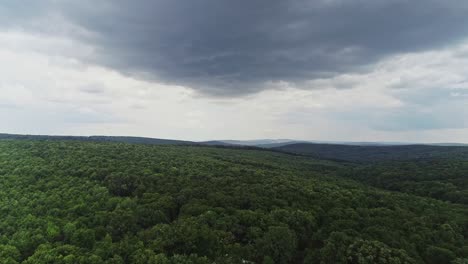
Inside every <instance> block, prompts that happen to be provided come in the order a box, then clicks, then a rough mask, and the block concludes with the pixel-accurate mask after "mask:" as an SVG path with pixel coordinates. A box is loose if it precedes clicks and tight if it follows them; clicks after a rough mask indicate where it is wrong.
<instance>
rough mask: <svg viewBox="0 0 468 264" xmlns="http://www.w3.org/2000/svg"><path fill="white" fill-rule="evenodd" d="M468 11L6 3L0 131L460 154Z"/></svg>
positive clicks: (323, 2) (454, 4)
mask: <svg viewBox="0 0 468 264" xmlns="http://www.w3.org/2000/svg"><path fill="white" fill-rule="evenodd" d="M467 14H468V1H459V0H444V1H440V0H424V1H422V0H412V1H409V0H315V1H306V0H290V1H284V0H238V1H232V0H197V1H192V0H186V1H185V0H184V1H182V0H139V1H131V0H112V1H111V0H102V1H92V0H80V1H71V0H70V1H67V0H37V1H33V0H30V1H28V0H24V1H16V0H5V1H1V2H0V132H7V133H22V134H25V133H26V134H62V135H63V134H66V135H95V134H104V135H132V136H149V137H158V138H174V139H186V140H209V139H258V138H292V139H304V140H339V141H407V142H468V26H467V25H468V15H467Z"/></svg>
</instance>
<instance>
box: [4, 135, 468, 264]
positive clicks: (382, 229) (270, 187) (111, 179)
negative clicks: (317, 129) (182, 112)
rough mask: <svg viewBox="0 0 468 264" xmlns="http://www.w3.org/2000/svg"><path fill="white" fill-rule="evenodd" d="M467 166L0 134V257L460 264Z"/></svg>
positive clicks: (163, 263)
mask: <svg viewBox="0 0 468 264" xmlns="http://www.w3.org/2000/svg"><path fill="white" fill-rule="evenodd" d="M392 164H393V166H392ZM465 166H466V164H465V163H463V162H462V161H460V160H458V161H457V160H450V161H449V162H444V163H439V164H436V163H434V164H432V163H418V162H407V163H391V164H380V163H376V164H373V165H369V166H367V165H350V164H348V163H337V162H331V161H323V160H314V159H311V158H309V157H301V156H293V155H286V154H282V153H277V152H269V151H258V150H248V149H229V148H213V147H201V146H148V145H131V144H123V143H92V142H78V141H77V142H74V141H47V140H43V141H28V140H21V141H20V140H0V186H1V188H0V215H1V216H2V219H1V221H0V263H7V264H9V263H26V264H33V263H34V264H36V263H39V264H42V263H59V264H61V263H64V264H65V263H66V264H68V263H78V264H81V263H83V264H85V263H86V264H87V263H105V264H127V263H154V264H179V263H180V264H182V263H199V264H208V263H210V264H212V263H226V264H234V263H317V264H318V263H451V262H452V263H456V264H460V263H464V262H466V261H465V260H466V258H467V257H468V256H467V254H468V243H467V238H466V237H467V234H468V209H467V207H466V204H465V203H463V202H461V201H463V200H462V199H463V197H464V194H463V190H464V189H463V188H465V187H464V186H465V185H464V184H465V179H466V176H465V175H466V174H464V172H465V171H466V170H465V169H466V167H465ZM405 171H407V172H408V173H405ZM374 172H376V173H375V174H374ZM385 173H387V174H385ZM383 174H385V175H383ZM359 175H361V176H362V175H364V176H365V177H371V176H372V175H379V177H378V178H376V179H370V178H369V179H368V180H365V179H364V178H359V177H361V176H359ZM382 175H383V176H382ZM389 175H390V176H389ZM441 175H442V176H441ZM342 176H346V178H344V177H342ZM358 176H359V177H358ZM364 176H362V177H364ZM408 177H413V178H412V179H416V180H414V182H416V183H417V184H416V185H417V186H418V187H417V188H416V187H415V188H412V187H411V188H409V187H408V186H415V185H412V183H405V184H403V182H404V181H406V182H409V181H410V180H408ZM353 179H357V180H358V181H359V182H361V183H359V182H357V181H354V180H353ZM377 179H378V180H377ZM405 179H406V180H405ZM374 180H375V182H373V181H374ZM371 181H372V182H371ZM378 181H380V183H379V182H378ZM423 182H426V183H423ZM427 182H431V183H427ZM362 183H365V184H362ZM432 183H435V184H442V185H441V186H443V188H442V187H441V188H439V187H437V188H436V187H434V186H435V185H434V186H432ZM421 184H422V185H421ZM369 185H372V186H375V187H379V188H382V189H390V190H393V191H395V190H396V191H398V192H388V191H385V190H382V189H378V188H375V187H371V186H369ZM452 185H453V186H455V189H453V188H452V187H450V186H452ZM403 186H405V188H403ZM426 187H427V188H426ZM444 188H447V190H450V192H452V191H453V190H455V191H454V192H453V193H452V194H450V193H449V192H448V191H447V192H443V191H440V189H444ZM430 190H432V191H430ZM428 197H431V198H428ZM433 198H436V199H433ZM446 201H452V202H454V203H448V202H446Z"/></svg>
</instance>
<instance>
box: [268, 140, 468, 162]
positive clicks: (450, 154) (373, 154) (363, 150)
mask: <svg viewBox="0 0 468 264" xmlns="http://www.w3.org/2000/svg"><path fill="white" fill-rule="evenodd" d="M272 149H273V150H277V151H284V152H289V153H295V154H301V155H307V156H310V157H314V158H319V159H334V160H342V161H350V162H359V163H368V162H379V161H404V160H431V159H444V158H448V159H452V158H455V159H468V147H467V146H437V145H395V146H392V145H390V146H363V145H361V146H353V145H337V144H311V143H297V144H289V145H285V146H280V147H274V148H272Z"/></svg>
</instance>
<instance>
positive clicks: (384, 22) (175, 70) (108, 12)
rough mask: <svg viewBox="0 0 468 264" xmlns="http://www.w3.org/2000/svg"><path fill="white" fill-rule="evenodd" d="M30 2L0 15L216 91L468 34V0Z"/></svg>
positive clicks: (328, 69) (95, 59) (125, 67)
mask: <svg viewBox="0 0 468 264" xmlns="http://www.w3.org/2000/svg"><path fill="white" fill-rule="evenodd" d="M31 3H32V5H30V6H24V5H21V6H19V5H20V4H10V6H8V7H7V8H8V9H7V10H9V12H7V11H4V13H8V14H12V15H10V17H9V16H4V20H9V19H10V18H12V17H13V16H14V17H15V18H16V19H15V18H12V20H13V21H23V18H22V16H24V17H27V18H29V20H26V21H27V23H24V22H21V23H22V24H23V27H26V28H28V27H30V28H34V29H35V30H36V31H39V32H48V33H50V32H53V33H57V32H60V33H62V34H66V35H68V36H70V37H73V38H75V39H78V40H80V41H82V42H85V43H88V45H91V46H92V47H93V48H94V50H93V51H94V52H93V53H92V54H90V55H89V56H82V57H85V58H86V59H87V60H89V61H91V62H92V63H97V64H100V65H104V66H106V67H109V68H112V69H116V70H118V71H120V72H122V73H124V74H129V75H131V76H136V77H139V78H145V79H147V80H158V81H160V82H166V83H170V84H176V85H184V86H188V87H191V88H193V89H196V90H197V91H200V92H202V93H205V94H211V95H218V96H235V95H243V94H248V93H254V92H258V91H260V90H264V89H268V88H275V87H277V86H278V83H284V82H285V83H288V84H290V85H296V86H300V87H303V88H304V87H305V85H304V82H307V81H310V80H314V79H318V78H326V77H333V76H336V75H338V74H342V73H346V72H359V71H365V70H366V66H370V65H372V64H373V63H375V62H377V61H379V60H381V59H383V58H386V57H388V56H391V55H395V54H401V53H406V52H418V51H424V50H428V49H435V48H440V47H443V46H446V45H450V44H453V43H455V42H457V41H460V40H461V39H462V38H463V37H465V36H466V35H467V33H468V27H466V25H467V24H468V16H466V14H467V13H468V2H464V1H457V0H447V1H438V0H428V1H406V0H390V1H388V0H385V1H384V0H377V1H376V0H353V1H342V0H317V1H308V0H294V1H282V0H273V1H272V0H268V1H267V0H253V1H250V0H249V1H247V0H241V1H228V0H200V1H173V0H157V1H154V0H141V1H126V0H117V1H98V2H96V1H91V0H83V1H51V0H49V1H48V2H47V3H48V5H46V4H42V5H39V4H38V2H36V1H31ZM15 5H16V6H15ZM12 10H13V11H12ZM31 18H32V19H31ZM10 23H11V22H10ZM18 23H19V22H18ZM305 88H315V87H305Z"/></svg>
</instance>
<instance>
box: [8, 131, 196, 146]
mask: <svg viewBox="0 0 468 264" xmlns="http://www.w3.org/2000/svg"><path fill="white" fill-rule="evenodd" d="M0 139H29V140H77V141H94V142H124V143H136V144H150V145H194V144H199V143H196V142H193V141H184V140H173V139H160V138H146V137H122V136H89V137H87V136H49V135H16V134H1V133H0Z"/></svg>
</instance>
